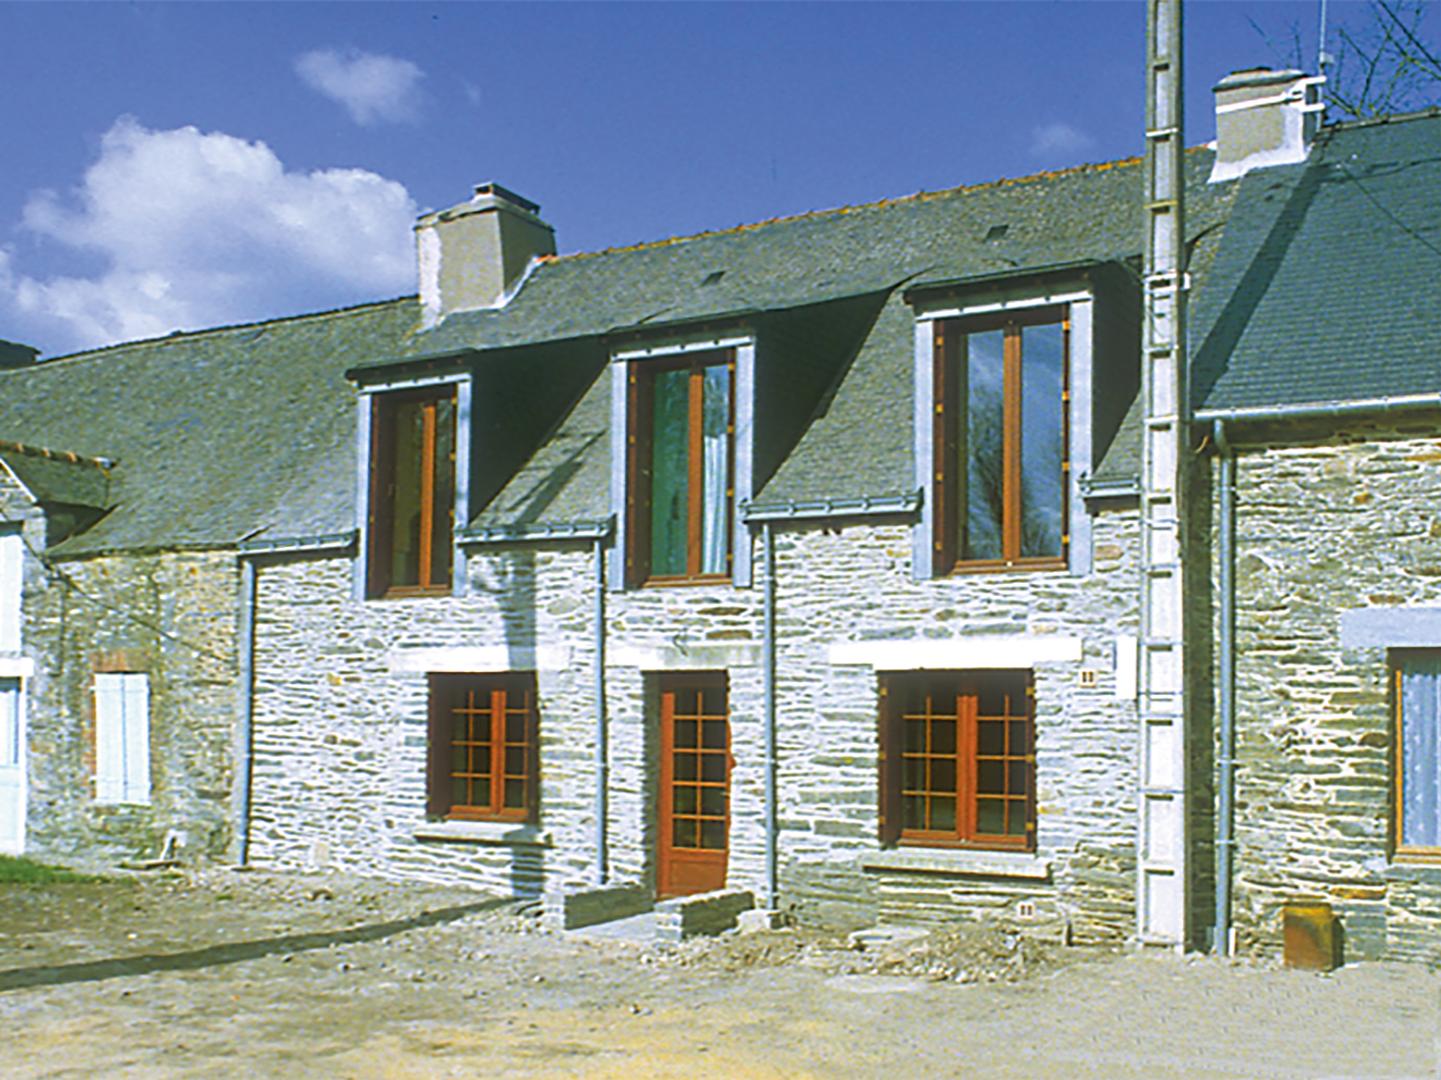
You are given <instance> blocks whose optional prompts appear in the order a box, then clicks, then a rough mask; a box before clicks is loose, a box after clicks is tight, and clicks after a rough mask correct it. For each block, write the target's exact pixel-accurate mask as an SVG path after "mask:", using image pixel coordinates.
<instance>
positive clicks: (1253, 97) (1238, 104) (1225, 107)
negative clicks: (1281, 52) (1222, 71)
mask: <svg viewBox="0 0 1441 1080" xmlns="http://www.w3.org/2000/svg"><path fill="white" fill-rule="evenodd" d="M1320 83H1321V80H1320V79H1318V78H1315V77H1313V76H1308V75H1305V74H1303V73H1302V72H1299V71H1291V70H1287V71H1272V70H1271V69H1270V68H1252V69H1250V70H1248V71H1237V72H1235V73H1233V74H1231V75H1227V76H1226V77H1225V78H1224V79H1222V80H1221V81H1220V82H1218V83H1217V84H1216V163H1215V165H1214V166H1213V167H1212V168H1211V183H1213V184H1214V183H1216V182H1217V181H1220V180H1234V179H1235V178H1236V177H1238V176H1244V175H1245V174H1246V173H1248V172H1250V171H1251V170H1252V169H1265V168H1268V167H1270V166H1272V165H1294V164H1296V163H1297V162H1299V161H1305V160H1306V154H1307V153H1308V152H1309V151H1310V149H1311V141H1312V139H1314V138H1315V136H1316V129H1317V127H1318V126H1319V125H1320V122H1321V110H1322V109H1323V108H1324V106H1323V105H1321V104H1320V103H1319V101H1318V94H1317V88H1318V87H1319V86H1320Z"/></svg>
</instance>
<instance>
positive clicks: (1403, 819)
mask: <svg viewBox="0 0 1441 1080" xmlns="http://www.w3.org/2000/svg"><path fill="white" fill-rule="evenodd" d="M1394 662H1395V667H1394V678H1395V707H1396V729H1397V731H1396V735H1397V743H1398V747H1399V749H1398V752H1397V755H1396V846H1397V848H1398V849H1400V850H1409V851H1426V852H1436V853H1441V652H1437V651H1418V652H1400V653H1397V654H1395V657H1394Z"/></svg>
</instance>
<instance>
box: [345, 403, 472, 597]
mask: <svg viewBox="0 0 1441 1080" xmlns="http://www.w3.org/2000/svg"><path fill="white" fill-rule="evenodd" d="M373 409H374V412H373V414H372V419H371V455H370V462H371V476H370V483H371V487H370V521H369V526H370V529H369V533H370V544H369V560H370V561H369V566H368V568H367V569H368V578H369V588H368V590H367V592H368V594H369V595H370V596H373V597H380V596H423V595H435V594H442V593H447V592H449V591H450V582H451V552H452V535H453V532H454V517H455V442H456V440H455V430H456V390H455V387H454V386H453V385H447V386H444V387H440V388H434V387H427V388H425V389H422V390H407V391H398V392H392V393H384V394H377V395H375V397H374V404H373Z"/></svg>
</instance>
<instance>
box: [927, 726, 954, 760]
mask: <svg viewBox="0 0 1441 1080" xmlns="http://www.w3.org/2000/svg"><path fill="white" fill-rule="evenodd" d="M955 752H956V722H955V721H954V720H937V721H935V722H934V723H932V724H931V753H933V754H954V753H955Z"/></svg>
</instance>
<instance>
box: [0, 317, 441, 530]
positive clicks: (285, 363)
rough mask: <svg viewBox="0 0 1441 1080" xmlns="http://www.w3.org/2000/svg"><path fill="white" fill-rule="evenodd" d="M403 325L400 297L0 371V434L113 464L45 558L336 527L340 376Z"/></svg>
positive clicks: (349, 486)
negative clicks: (85, 518) (98, 510)
mask: <svg viewBox="0 0 1441 1080" xmlns="http://www.w3.org/2000/svg"><path fill="white" fill-rule="evenodd" d="M418 318H419V305H418V303H417V302H416V300H415V298H414V297H407V298H404V299H400V300H393V301H389V302H386V303H380V304H370V305H366V306H364V307H358V308H352V309H349V310H345V311H337V312H329V313H325V314H319V315H308V316H302V317H299V318H293V319H277V320H275V321H272V322H266V323H258V324H254V325H250V326H237V327H229V328H225V329H220V330H208V331H203V332H200V333H190V334H175V335H172V336H170V337H166V338H160V339H157V340H153V341H143V342H137V343H134V344H129V345H118V346H115V347H112V348H106V349H99V350H95V351H93V352H88V353H79V354H76V355H74V356H70V357H65V358H60V359H56V360H48V361H45V362H43V363H40V364H36V365H34V366H31V367H26V368H23V369H16V370H10V371H0V437H3V438H4V439H7V440H10V441H12V442H20V443H27V444H28V443H35V444H39V445H43V446H46V447H50V448H55V449H59V450H62V451H66V452H70V453H74V454H79V455H85V456H89V457H103V458H107V459H111V460H113V461H115V462H116V468H115V469H114V470H113V471H112V472H111V474H110V485H109V489H108V491H107V492H106V494H105V502H106V503H107V504H108V505H113V509H111V510H110V512H109V513H108V514H106V515H105V516H103V517H102V518H101V519H100V520H99V522H98V523H96V524H95V525H93V526H91V527H90V528H89V529H87V530H86V531H84V532H82V533H79V534H78V535H75V536H71V537H70V538H69V539H66V540H64V541H63V542H61V543H60V544H58V545H57V546H56V547H55V548H54V549H53V551H54V553H55V554H57V555H60V556H80V555H89V554H95V553H99V552H105V551H116V550H151V549H164V548H212V547H230V546H233V545H234V544H235V543H236V542H237V541H238V540H240V539H241V538H242V537H246V536H250V535H254V534H261V535H277V536H287V537H290V536H312V535H323V534H326V533H335V532H342V531H344V530H347V529H350V528H351V527H352V526H353V524H354V511H353V505H354V489H355V463H354V457H355V454H354V431H355V404H354V401H355V398H354V390H353V388H352V387H351V386H350V385H349V384H348V383H347V382H346V380H345V377H344V371H345V369H346V368H347V367H348V366H350V365H351V364H353V363H354V362H355V361H356V360H357V358H360V357H365V356H370V355H374V354H376V353H380V354H383V355H388V354H392V353H394V352H396V351H398V350H399V349H400V348H401V347H402V343H403V340H404V338H405V336H406V335H407V334H408V333H409V332H410V331H411V330H412V329H414V327H415V325H416V323H417V320H418ZM0 452H3V450H0ZM4 456H5V460H6V462H7V463H8V464H10V465H11V466H12V468H16V471H17V472H20V473H21V475H22V480H25V482H26V485H27V486H30V484H29V479H26V476H27V472H26V470H28V476H29V477H31V478H35V479H36V481H37V483H40V484H41V485H42V487H46V488H47V489H48V490H51V491H52V493H53V494H56V495H57V496H60V495H65V494H66V492H67V491H68V492H69V495H67V496H66V498H63V499H58V501H67V500H68V498H70V497H73V496H74V495H75V491H74V490H73V488H74V487H75V484H74V476H73V475H67V477H65V478H62V477H61V476H60V475H59V474H58V473H56V472H55V470H53V469H51V470H49V473H50V475H46V476H45V477H43V478H41V477H40V471H45V470H43V469H40V461H41V459H36V460H31V459H30V456H27V455H24V454H18V453H5V454H4ZM51 464H54V462H51ZM17 466H18V467H17ZM77 468H78V466H76V465H74V464H71V465H69V470H70V473H71V474H73V473H74V472H75V470H76V469H77ZM37 469H40V471H37ZM37 494H39V492H37ZM93 497H95V496H94V495H93V494H91V495H88V496H86V498H85V499H81V500H80V501H81V502H82V503H83V504H84V505H95V504H94V503H93V502H89V501H87V500H88V499H90V498H93Z"/></svg>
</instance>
